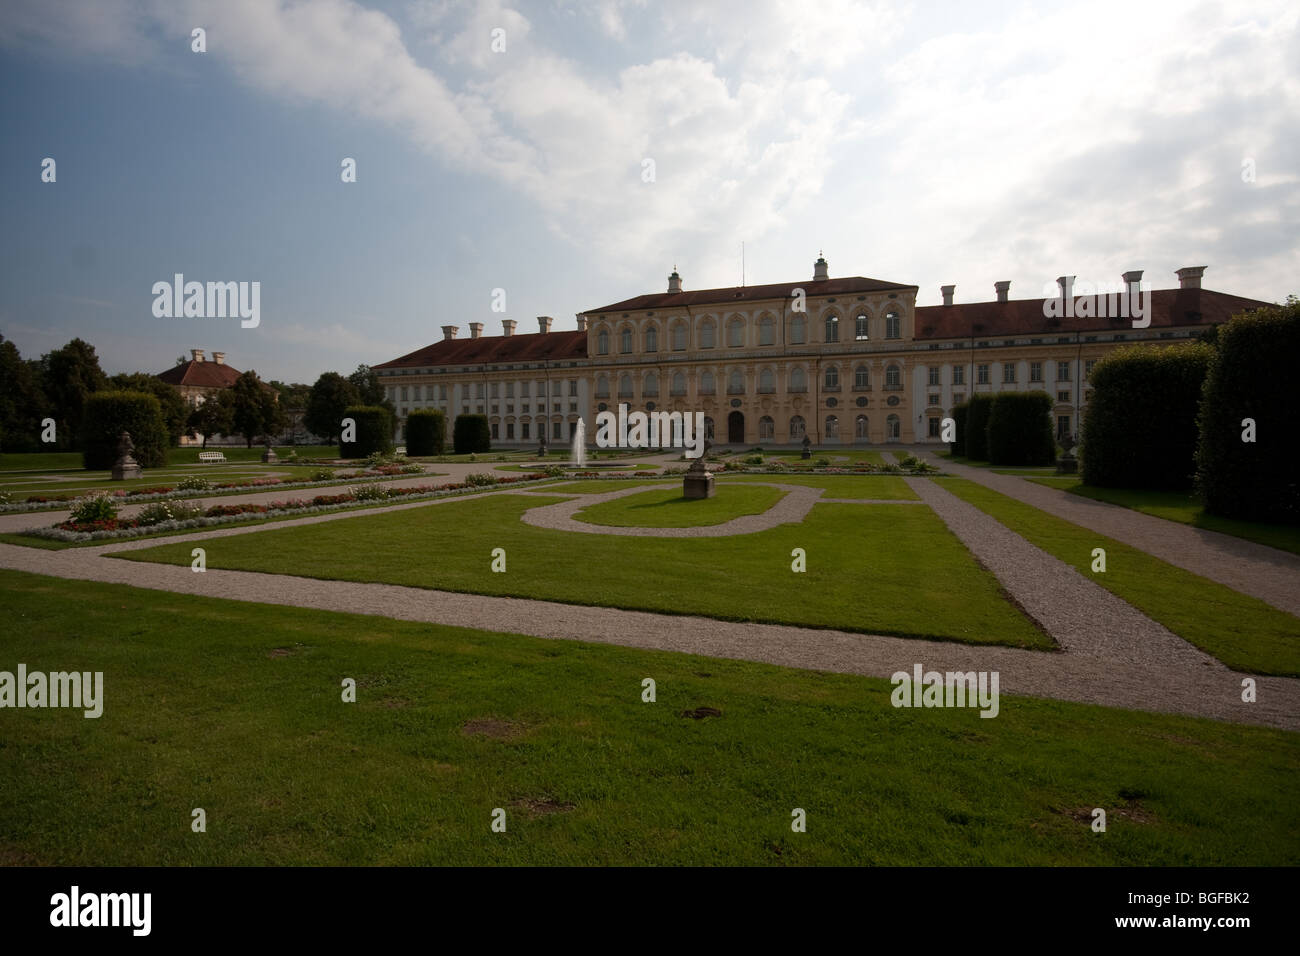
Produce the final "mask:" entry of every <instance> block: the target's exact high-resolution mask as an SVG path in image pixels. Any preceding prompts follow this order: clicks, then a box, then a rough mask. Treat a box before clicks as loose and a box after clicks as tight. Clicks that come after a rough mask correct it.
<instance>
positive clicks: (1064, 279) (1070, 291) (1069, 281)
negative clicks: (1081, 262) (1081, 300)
mask: <svg viewBox="0 0 1300 956" xmlns="http://www.w3.org/2000/svg"><path fill="white" fill-rule="evenodd" d="M1074 278H1075V277H1074V276H1057V277H1056V285H1057V288H1059V289H1060V290H1061V301H1062V302H1065V301H1067V300H1068V301H1071V302H1073V301H1074Z"/></svg>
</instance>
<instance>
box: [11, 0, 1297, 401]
mask: <svg viewBox="0 0 1300 956" xmlns="http://www.w3.org/2000/svg"><path fill="white" fill-rule="evenodd" d="M196 27H201V28H203V29H204V30H205V31H206V48H207V49H206V52H204V53H197V52H194V51H193V50H192V44H193V41H192V31H193V30H194V29H195V28H196ZM494 47H495V48H494ZM502 47H503V48H502ZM1298 118H1300V8H1298V7H1297V5H1296V4H1295V3H1294V2H1270V0H1255V2H1251V3H1249V4H1243V3H1223V4H1219V3H1161V2H1151V0H1142V2H1139V3H1133V2H1131V0H1126V2H1113V3H1112V2H1107V0H1085V2H1082V3H1052V4H1029V3H1023V4H1016V3H981V2H961V0H959V2H952V3H948V2H920V0H918V2H913V3H907V4H892V3H849V2H842V0H820V2H817V3H799V2H794V3H783V2H769V0H735V2H732V0H717V2H713V0H684V2H675V0H666V2H637V0H629V2H621V0H595V2H590V3H579V2H564V0H552V2H519V3H515V4H507V3H502V2H499V0H484V2H466V3H461V2H454V0H414V2H412V0H396V2H391V3H388V2H379V0H368V2H353V0H299V2H283V0H220V2H215V0H214V2H204V0H134V2H132V0H80V2H68V0H5V3H4V4H3V6H2V7H0V124H2V128H3V133H4V137H3V140H4V146H3V151H2V152H0V209H2V210H3V229H2V230H0V242H2V243H3V248H2V249H0V333H3V334H4V335H5V336H6V337H7V338H11V339H13V340H14V341H15V342H17V344H18V345H19V347H20V349H21V350H22V351H23V354H24V355H37V354H40V353H41V352H45V351H48V350H49V349H51V348H55V347H57V346H59V345H61V344H63V343H64V342H65V341H67V340H68V339H70V338H72V337H73V336H81V337H83V338H85V339H87V340H89V341H91V342H92V343H93V344H94V345H95V346H96V347H97V349H98V351H99V353H100V356H101V361H102V362H103V364H104V366H105V367H106V369H107V370H109V371H110V372H116V371H133V370H136V369H143V370H148V371H154V372H156V371H161V370H163V369H165V368H167V367H168V366H170V365H171V364H172V363H173V362H174V361H175V358H176V357H177V356H178V355H180V354H181V353H183V352H184V353H188V350H189V349H190V348H192V347H199V348H204V349H207V350H208V351H209V352H211V351H214V350H215V351H225V352H226V353H227V354H228V359H229V361H230V363H231V364H232V365H234V366H236V367H237V368H241V369H247V368H255V369H256V370H257V371H258V372H259V373H260V374H261V375H262V376H263V377H264V378H277V379H282V380H291V381H312V380H314V379H315V377H316V376H317V375H318V374H319V373H320V372H322V371H326V370H329V369H337V370H341V371H348V370H350V369H352V368H354V367H355V366H356V365H357V364H358V363H360V362H366V363H370V364H373V363H377V362H382V361H386V360H388V359H391V358H394V357H396V356H397V355H399V354H402V353H405V352H407V351H410V350H412V349H415V348H417V347H419V346H421V345H425V344H427V343H429V342H431V341H435V340H437V339H439V338H441V332H440V331H439V329H440V327H441V326H443V325H447V324H459V325H460V326H461V327H462V329H464V328H465V326H466V325H467V323H469V322H472V321H481V322H484V323H485V324H486V326H487V329H486V331H487V332H488V333H489V334H493V333H496V332H499V331H500V320H501V319H502V318H511V319H515V320H517V321H518V322H519V330H520V331H521V332H523V331H535V330H536V328H537V323H536V318H535V317H536V316H538V315H552V316H555V317H556V324H555V327H556V328H558V329H571V328H573V327H574V314H575V313H577V312H581V311H583V310H586V309H590V308H595V307H598V306H601V305H604V304H607V303H609V302H614V301H617V300H620V299H623V298H627V297H630V296H633V295H638V294H641V293H645V292H656V291H662V290H663V289H664V288H666V276H667V275H668V273H669V272H670V271H671V269H672V267H673V266H674V265H676V266H677V267H678V269H679V270H680V272H681V274H682V276H683V279H684V282H685V284H686V287H687V288H692V289H700V288H709V287H715V286H727V285H736V284H739V283H740V282H741V281H742V266H741V262H742V260H741V244H742V243H744V271H743V280H744V281H746V282H748V283H751V284H759V283H765V282H784V281H787V280H802V279H807V278H810V277H811V275H812V264H813V260H814V259H815V258H816V257H817V253H818V251H819V250H822V251H824V252H825V255H826V258H827V259H828V261H829V263H830V271H831V274H832V275H834V276H839V275H865V276H871V277H875V278H880V279H887V280H890V281H896V282H905V283H914V284H916V285H918V286H920V290H921V291H920V294H919V298H918V301H919V303H920V304H923V305H925V304H933V303H936V302H937V301H939V286H940V285H943V284H946V283H956V285H957V300H958V301H981V300H987V299H991V298H993V287H992V284H993V282H994V281H995V280H999V279H1010V280H1012V287H1011V294H1012V297H1013V298H1014V297H1032V296H1038V295H1041V294H1043V287H1044V284H1045V283H1051V282H1052V280H1053V279H1054V278H1055V277H1056V276H1058V275H1062V274H1072V275H1077V276H1079V277H1080V280H1081V281H1088V280H1090V281H1105V282H1114V281H1117V280H1118V278H1119V275H1120V273H1121V272H1124V271H1126V270H1128V269H1144V270H1146V279H1147V280H1149V281H1150V282H1151V283H1152V284H1153V285H1154V286H1155V287H1157V288H1165V287H1169V286H1172V285H1174V284H1176V280H1175V278H1174V275H1173V273H1174V270H1175V269H1177V268H1179V267H1180V266H1187V265H1206V266H1208V267H1209V269H1208V271H1207V273H1206V276H1205V284H1206V286H1208V287H1210V288H1214V289H1220V290H1223V291H1229V292H1234V293H1237V294H1241V295H1248V296H1253V297H1256V298H1261V299H1266V300H1270V301H1281V300H1283V299H1285V297H1286V296H1287V295H1288V294H1290V293H1294V292H1300V278H1298V276H1300V268H1298V267H1300V251H1298V249H1300V244H1298V242H1297V239H1298V237H1300V122H1297V119H1298ZM46 157H50V158H53V159H54V160H55V161H56V164H57V165H56V172H57V179H56V182H54V183H45V182H42V181H41V164H42V160H43V159H45V158H46ZM345 157H351V158H353V159H355V160H356V168H357V181H356V182H355V183H344V182H342V180H341V175H340V173H341V163H342V161H343V159H344V158H345ZM651 172H653V176H651V175H650V173H651ZM177 272H180V273H183V274H184V275H185V276H186V278H187V280H189V279H193V280H198V281H209V280H211V281H259V282H260V283H261V324H260V325H259V327H258V328H256V329H243V328H240V327H239V322H238V320H232V319H218V318H189V319H183V318H182V319H177V318H155V317H154V315H153V312H152V308H151V307H152V303H153V296H152V294H151V288H152V286H153V284H154V283H155V282H158V281H161V280H170V279H171V277H172V275H173V274H174V273H177ZM498 288H500V289H504V290H505V292H506V311H505V313H500V312H494V311H492V295H493V290H494V289H498ZM464 334H467V333H465V332H462V335H464Z"/></svg>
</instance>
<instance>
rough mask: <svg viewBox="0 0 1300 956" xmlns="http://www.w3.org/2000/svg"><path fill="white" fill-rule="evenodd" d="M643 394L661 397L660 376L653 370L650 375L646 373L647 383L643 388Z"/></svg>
mask: <svg viewBox="0 0 1300 956" xmlns="http://www.w3.org/2000/svg"><path fill="white" fill-rule="evenodd" d="M641 394H642V396H644V397H646V398H658V397H659V376H658V375H656V374H655V373H654V372H651V373H649V374H648V375H646V377H645V384H644V386H643V387H642V389H641Z"/></svg>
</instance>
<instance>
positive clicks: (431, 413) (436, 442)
mask: <svg viewBox="0 0 1300 956" xmlns="http://www.w3.org/2000/svg"><path fill="white" fill-rule="evenodd" d="M446 437H447V416H445V415H444V414H443V413H442V412H440V411H438V410H437V409H436V408H413V409H411V411H410V413H409V414H408V415H407V416H406V453H407V454H408V455H441V454H442V449H443V445H444V443H445V441H446Z"/></svg>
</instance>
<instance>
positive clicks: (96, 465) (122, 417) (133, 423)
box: [81, 391, 168, 471]
mask: <svg viewBox="0 0 1300 956" xmlns="http://www.w3.org/2000/svg"><path fill="white" fill-rule="evenodd" d="M122 432H130V434H131V443H132V444H133V445H134V446H135V450H134V451H132V452H131V457H132V458H134V459H135V460H136V461H138V462H139V463H140V465H141V467H143V468H162V467H163V466H164V465H166V464H167V444H168V441H167V426H166V424H165V422H164V420H163V414H162V406H161V405H160V404H159V403H158V399H157V398H156V397H154V396H153V395H146V394H145V393H144V392H124V391H108V392H94V393H92V394H91V395H88V396H87V397H86V404H85V407H84V411H83V416H82V420H81V447H82V455H81V460H82V464H83V465H84V466H85V467H86V468H89V469H92V470H95V471H103V470H107V469H109V468H112V467H113V463H114V462H116V461H117V442H118V439H119V437H120V436H121V434H122Z"/></svg>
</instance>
